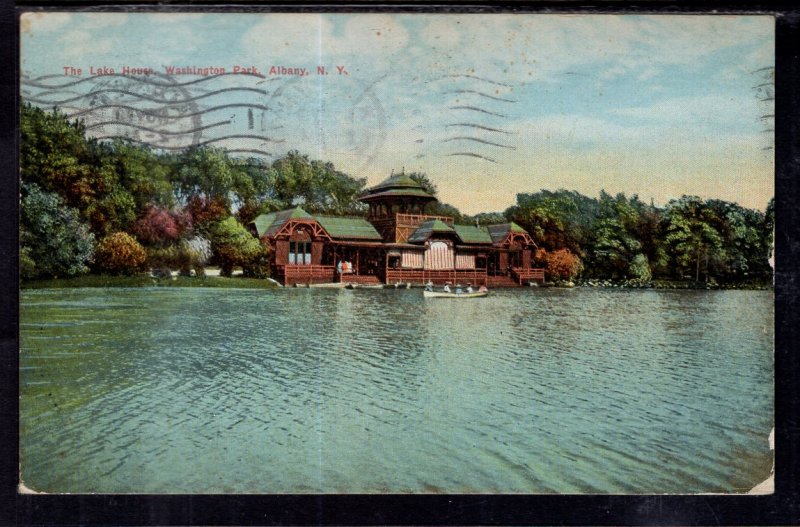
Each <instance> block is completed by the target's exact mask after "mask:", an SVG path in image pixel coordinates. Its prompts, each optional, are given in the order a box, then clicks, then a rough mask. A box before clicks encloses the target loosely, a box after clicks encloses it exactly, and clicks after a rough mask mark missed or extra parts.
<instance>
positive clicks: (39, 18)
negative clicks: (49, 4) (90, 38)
mask: <svg viewBox="0 0 800 527" xmlns="http://www.w3.org/2000/svg"><path fill="white" fill-rule="evenodd" d="M71 19H72V15H70V14H69V13H58V12H54V13H40V12H37V13H23V14H22V15H21V17H20V27H21V29H22V33H23V34H29V35H36V34H37V33H50V32H53V31H56V30H57V29H59V28H61V27H63V26H65V25H66V24H68V23H69V22H70V20H71Z"/></svg>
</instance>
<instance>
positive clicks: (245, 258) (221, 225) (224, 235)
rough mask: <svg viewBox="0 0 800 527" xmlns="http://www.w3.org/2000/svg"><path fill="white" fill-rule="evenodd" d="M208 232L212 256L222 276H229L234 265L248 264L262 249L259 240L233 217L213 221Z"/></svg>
mask: <svg viewBox="0 0 800 527" xmlns="http://www.w3.org/2000/svg"><path fill="white" fill-rule="evenodd" d="M210 234H211V247H212V249H213V251H214V258H215V259H216V261H217V263H218V264H219V266H220V274H222V275H223V276H231V274H232V273H233V268H234V267H236V266H246V265H248V264H249V263H250V262H251V261H252V260H253V259H254V258H256V257H258V256H259V254H260V253H262V252H263V251H264V248H263V246H262V245H261V242H259V241H258V240H257V239H256V238H255V237H254V236H253V235H252V234H250V232H249V231H248V230H247V229H246V228H245V227H244V226H243V225H242V224H241V223H239V222H238V221H236V219H235V218H233V217H229V218H226V219H224V220H222V221H219V222H217V223H215V224H214V225H213V226H212V228H211V230H210Z"/></svg>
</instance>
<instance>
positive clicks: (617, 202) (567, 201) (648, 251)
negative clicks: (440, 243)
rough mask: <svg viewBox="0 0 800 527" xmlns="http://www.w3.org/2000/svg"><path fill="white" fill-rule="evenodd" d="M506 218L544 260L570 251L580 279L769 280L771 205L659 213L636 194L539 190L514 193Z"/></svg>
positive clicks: (689, 206)
mask: <svg viewBox="0 0 800 527" xmlns="http://www.w3.org/2000/svg"><path fill="white" fill-rule="evenodd" d="M505 216H506V217H507V218H508V219H510V220H512V221H515V222H517V223H518V224H520V225H521V226H522V227H524V228H526V229H527V230H528V232H530V233H531V235H532V236H533V238H534V240H535V241H536V243H537V245H538V246H539V247H540V249H541V250H542V251H543V252H544V254H546V253H547V252H548V251H556V250H566V251H569V253H570V254H571V255H572V256H573V258H574V259H576V260H577V261H579V262H580V263H581V265H580V266H577V268H578V269H581V270H582V276H583V277H584V278H603V279H620V280H622V279H625V280H631V279H633V280H642V281H649V280H651V279H653V278H660V279H677V280H690V281H694V282H709V281H713V282H717V283H727V284H731V283H743V282H766V281H768V280H770V279H771V277H772V269H771V267H770V266H769V261H768V258H769V254H770V250H771V246H772V236H773V227H774V223H775V206H774V199H773V200H770V202H769V204H768V205H767V208H766V211H765V212H761V211H757V210H752V209H747V208H745V207H742V206H740V205H738V204H736V203H731V202H727V201H722V200H717V199H707V200H703V199H701V198H698V197H696V196H683V197H681V198H680V199H673V200H671V201H670V202H669V203H667V204H666V206H665V207H663V208H659V207H655V206H654V205H652V204H646V203H644V202H642V201H641V200H640V199H639V197H638V196H636V195H634V196H631V197H627V196H625V194H617V195H616V196H612V195H610V194H607V193H606V192H601V193H600V197H599V199H595V198H590V197H587V196H583V195H581V194H579V193H577V192H574V191H567V190H559V191H556V192H551V191H546V190H542V191H540V192H537V193H535V194H519V195H518V196H517V203H516V205H514V206H512V207H510V208H509V209H507V210H506V211H505ZM573 274H574V273H573Z"/></svg>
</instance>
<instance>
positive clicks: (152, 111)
mask: <svg viewBox="0 0 800 527" xmlns="http://www.w3.org/2000/svg"><path fill="white" fill-rule="evenodd" d="M68 108H69V107H68ZM105 108H121V109H123V110H130V111H132V112H138V113H143V114H144V115H150V116H152V117H161V118H163V119H186V118H187V117H195V116H197V115H204V114H206V113H210V112H216V111H219V110H225V109H228V108H252V109H254V110H263V111H268V110H269V107H268V106H264V105H263V104H250V103H230V104H221V105H219V106H212V107H211V108H205V109H203V110H200V111H197V112H191V113H185V114H181V115H162V114H161V112H162V111H163V110H164V108H163V107H162V108H137V107H135V106H130V105H128V104H102V105H98V106H93V107H91V108H85V109H83V110H80V111H77V112H73V113H70V114H67V115H66V117H67V118H68V119H71V118H73V117H78V116H81V115H84V114H87V113H91V112H94V111H97V110H103V109H105Z"/></svg>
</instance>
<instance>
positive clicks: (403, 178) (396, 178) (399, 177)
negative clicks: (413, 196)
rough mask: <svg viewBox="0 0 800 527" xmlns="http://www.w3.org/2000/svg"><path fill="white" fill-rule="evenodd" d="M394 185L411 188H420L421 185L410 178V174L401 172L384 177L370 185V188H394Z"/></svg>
mask: <svg viewBox="0 0 800 527" xmlns="http://www.w3.org/2000/svg"><path fill="white" fill-rule="evenodd" d="M395 187H411V188H419V189H422V185H420V184H419V183H418V182H416V181H414V180H413V179H411V177H410V176H407V175H405V174H403V173H401V174H395V175H393V176H390V177H388V178H386V179H384V180H383V181H381V182H380V183H378V184H377V185H375V186H374V187H372V188H371V189H370V190H378V189H384V188H395ZM423 190H424V189H423Z"/></svg>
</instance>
